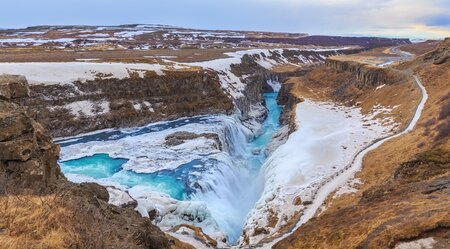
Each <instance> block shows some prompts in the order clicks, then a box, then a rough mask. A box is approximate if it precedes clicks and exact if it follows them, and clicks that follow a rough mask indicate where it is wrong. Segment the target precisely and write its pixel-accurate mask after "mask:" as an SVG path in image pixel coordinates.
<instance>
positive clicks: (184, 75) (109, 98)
mask: <svg viewBox="0 0 450 249" xmlns="http://www.w3.org/2000/svg"><path fill="white" fill-rule="evenodd" d="M130 76H131V77H130V78H125V79H116V78H110V77H102V76H99V77H97V79H95V80H88V81H83V82H81V81H76V82H73V84H53V85H42V84H39V85H32V86H31V97H30V98H28V99H26V100H23V101H22V103H23V104H24V105H25V106H28V107H29V108H30V110H31V115H32V117H34V118H35V119H36V120H37V121H38V122H41V123H42V124H43V125H44V126H45V127H46V128H47V129H48V130H49V131H50V133H51V134H52V135H53V136H68V135H75V134H78V133H83V132H88V131H93V130H99V129H105V128H117V127H131V126H141V125H145V124H148V123H150V122H155V121H159V120H167V119H175V118H179V117H181V116H193V115H202V114H212V113H229V112H230V111H231V110H232V109H233V105H232V103H231V101H230V99H229V98H228V97H227V96H226V95H225V94H224V93H223V91H222V90H221V88H220V85H219V82H218V79H217V75H216V74H214V73H212V72H208V71H203V70H200V71H196V70H194V71H170V72H166V73H165V74H164V75H157V74H155V73H151V72H149V71H148V72H147V73H146V74H145V75H144V77H139V76H138V75H133V74H130Z"/></svg>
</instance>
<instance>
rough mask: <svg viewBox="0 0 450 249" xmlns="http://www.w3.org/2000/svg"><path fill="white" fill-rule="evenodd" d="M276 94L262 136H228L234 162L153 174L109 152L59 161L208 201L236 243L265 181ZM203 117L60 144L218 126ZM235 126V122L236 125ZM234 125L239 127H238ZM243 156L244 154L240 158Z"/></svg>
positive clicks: (68, 167) (268, 99) (69, 168)
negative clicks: (202, 125)
mask: <svg viewBox="0 0 450 249" xmlns="http://www.w3.org/2000/svg"><path fill="white" fill-rule="evenodd" d="M277 95H278V94H277V93H266V94H264V95H263V96H264V99H265V103H266V107H267V109H268V110H269V112H268V116H267V118H266V120H265V121H264V123H263V125H262V129H261V132H260V134H259V135H258V136H257V137H256V138H255V139H253V140H252V141H251V142H247V140H246V138H245V137H243V138H241V139H229V142H230V143H231V144H230V145H229V146H231V147H232V148H231V149H232V150H238V151H241V153H230V155H235V154H236V155H237V154H239V155H238V156H236V155H235V157H236V158H235V159H236V160H233V164H232V165H228V164H227V165H224V162H219V161H217V160H216V159H212V157H209V155H204V158H203V157H202V159H199V160H193V161H191V162H189V163H186V164H183V165H180V166H179V167H177V168H176V169H174V170H161V171H157V172H154V173H148V174H145V173H135V172H133V171H130V170H124V169H123V168H122V166H123V164H125V163H126V162H127V160H126V159H114V158H111V157H109V156H108V155H107V154H96V155H93V156H89V157H83V158H80V159H76V160H70V161H65V162H61V168H62V171H63V172H64V173H65V174H77V175H85V176H89V177H93V178H95V179H104V180H107V181H112V182H116V183H119V184H121V185H124V186H128V187H134V186H144V187H146V189H149V190H151V191H157V192H162V193H166V194H168V195H170V196H171V197H172V198H174V199H177V200H198V201H204V202H205V203H207V205H208V209H209V210H210V211H211V213H212V215H213V217H214V219H215V220H216V222H217V223H218V224H219V226H220V227H221V229H222V230H223V231H224V232H225V233H226V234H227V235H228V238H229V242H230V243H234V242H235V241H236V240H237V239H238V238H239V236H240V233H241V232H242V226H243V223H244V221H245V217H246V216H247V214H248V212H249V211H250V210H251V209H252V208H253V206H254V203H255V202H256V201H257V200H258V199H259V197H260V194H261V191H262V187H263V182H262V181H261V179H260V178H259V177H258V176H259V171H260V168H261V166H262V164H263V163H264V161H265V159H266V156H265V154H264V149H265V148H266V146H267V144H268V143H269V142H270V140H271V138H272V137H273V135H274V134H275V132H276V131H277V130H278V128H279V118H280V114H281V107H280V106H279V105H278V104H277V101H276V99H277ZM211 117H213V116H212V115H211V116H210V117H207V116H204V117H196V118H186V119H182V120H177V121H170V122H164V123H157V124H151V125H149V126H147V127H144V128H136V129H130V130H128V131H123V130H113V131H105V132H101V133H98V134H91V135H86V136H83V137H79V138H76V139H64V140H60V141H59V143H60V144H61V146H63V147H64V146H70V145H73V144H76V143H86V142H90V141H109V140H117V139H121V138H124V137H127V136H137V135H140V134H143V133H148V132H154V131H161V130H165V129H172V128H175V127H180V126H183V125H186V124H189V123H207V124H215V123H216V122H217V119H213V118H211ZM233 127H234V126H233ZM234 128H236V127H234ZM228 133H230V134H228V136H230V137H232V136H236V134H237V131H235V130H232V129H230V130H229V131H228ZM241 157H242V158H241Z"/></svg>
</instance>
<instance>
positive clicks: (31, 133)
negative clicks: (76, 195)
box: [0, 75, 62, 186]
mask: <svg viewBox="0 0 450 249" xmlns="http://www.w3.org/2000/svg"><path fill="white" fill-rule="evenodd" d="M0 89H1V90H0V98H1V99H3V100H0V170H1V171H4V172H7V173H8V174H9V175H12V176H14V177H21V178H22V179H24V181H23V182H24V183H27V184H32V183H34V182H38V183H42V184H43V185H44V186H49V185H50V184H52V183H54V182H55V181H56V179H58V178H61V177H62V175H61V172H60V170H59V167H58V166H57V159H58V157H59V146H58V145H55V144H53V143H52V139H51V138H50V136H48V135H47V134H46V133H45V131H44V129H43V128H42V126H41V125H40V124H38V123H37V122H35V121H34V120H33V119H32V118H30V117H29V115H28V114H27V111H26V109H25V108H23V107H21V106H19V105H18V104H15V103H13V102H14V101H18V100H19V99H20V98H24V97H28V94H29V90H28V84H27V81H26V79H25V78H24V77H21V76H15V75H3V76H0Z"/></svg>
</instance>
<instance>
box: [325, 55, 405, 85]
mask: <svg viewBox="0 0 450 249" xmlns="http://www.w3.org/2000/svg"><path fill="white" fill-rule="evenodd" d="M325 65H326V66H327V67H328V68H330V69H333V70H335V71H337V72H350V73H352V75H354V76H355V77H356V82H355V86H356V87H358V88H363V87H376V86H380V85H383V84H387V85H391V84H394V83H396V82H399V81H402V80H404V79H405V77H404V76H403V75H402V74H400V73H397V72H396V71H395V70H394V69H389V68H380V67H375V66H371V65H368V64H364V63H360V62H356V61H346V60H340V59H333V58H328V59H327V60H326V61H325Z"/></svg>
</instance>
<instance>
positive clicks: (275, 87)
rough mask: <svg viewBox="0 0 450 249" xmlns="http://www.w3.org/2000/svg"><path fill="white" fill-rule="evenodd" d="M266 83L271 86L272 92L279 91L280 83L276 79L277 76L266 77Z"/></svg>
mask: <svg viewBox="0 0 450 249" xmlns="http://www.w3.org/2000/svg"><path fill="white" fill-rule="evenodd" d="M266 83H267V84H268V85H269V86H270V87H271V88H272V90H273V91H274V92H276V93H277V92H279V91H280V89H281V83H280V82H279V80H278V76H275V77H274V79H272V77H270V78H268V79H266Z"/></svg>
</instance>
